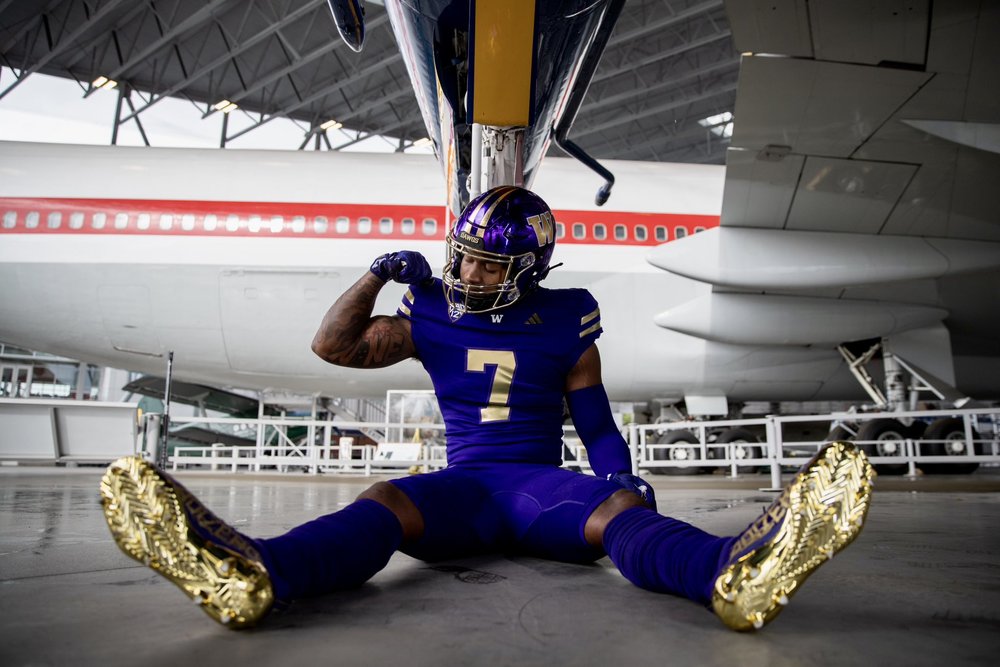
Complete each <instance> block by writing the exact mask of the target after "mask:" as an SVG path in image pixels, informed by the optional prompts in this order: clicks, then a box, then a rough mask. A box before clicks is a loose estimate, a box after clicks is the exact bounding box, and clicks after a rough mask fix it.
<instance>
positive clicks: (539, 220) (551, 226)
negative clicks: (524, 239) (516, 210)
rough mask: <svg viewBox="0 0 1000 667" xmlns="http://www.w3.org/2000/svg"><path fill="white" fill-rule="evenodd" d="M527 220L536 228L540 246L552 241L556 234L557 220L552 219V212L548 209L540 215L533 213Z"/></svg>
mask: <svg viewBox="0 0 1000 667" xmlns="http://www.w3.org/2000/svg"><path fill="white" fill-rule="evenodd" d="M527 222H528V224H529V225H531V228H532V229H534V230H535V237H536V238H537V239H538V247H539V248H541V247H542V246H543V245H546V244H548V243H552V239H553V237H554V236H555V221H554V220H553V219H552V214H551V213H549V212H548V211H546V212H544V213H541V214H539V215H532V216H530V217H528V218H527Z"/></svg>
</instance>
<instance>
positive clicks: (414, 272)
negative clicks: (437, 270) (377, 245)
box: [371, 250, 434, 285]
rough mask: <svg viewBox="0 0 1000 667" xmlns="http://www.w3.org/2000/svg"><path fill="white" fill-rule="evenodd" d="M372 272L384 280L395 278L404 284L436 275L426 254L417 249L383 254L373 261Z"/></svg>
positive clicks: (419, 281)
mask: <svg viewBox="0 0 1000 667" xmlns="http://www.w3.org/2000/svg"><path fill="white" fill-rule="evenodd" d="M371 272H372V273H374V274H375V275H376V276H378V278H379V280H381V281H382V282H389V281H390V280H394V281H396V282H397V283H403V284H404V285H412V284H414V283H421V282H423V281H425V280H427V279H428V278H430V277H431V276H432V275H434V274H433V273H432V272H431V266H430V264H428V263H427V260H426V259H424V256H423V255H421V254H420V253H419V252H416V251H415V250H400V251H399V252H390V253H388V254H386V255H382V256H381V257H379V258H378V259H376V260H375V261H374V262H372V268H371Z"/></svg>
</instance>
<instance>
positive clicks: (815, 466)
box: [712, 442, 873, 631]
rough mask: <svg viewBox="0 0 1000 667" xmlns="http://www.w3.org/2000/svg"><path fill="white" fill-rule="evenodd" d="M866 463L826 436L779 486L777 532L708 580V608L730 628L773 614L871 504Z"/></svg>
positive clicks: (854, 530)
mask: <svg viewBox="0 0 1000 667" xmlns="http://www.w3.org/2000/svg"><path fill="white" fill-rule="evenodd" d="M872 475H873V471H872V467H871V465H870V464H869V462H868V459H867V457H866V456H865V455H864V453H863V452H861V451H860V450H858V449H855V447H854V446H853V445H851V444H850V443H844V442H834V443H831V444H830V445H827V446H826V447H825V448H824V449H822V450H820V452H819V453H817V455H816V456H815V457H814V458H813V460H812V461H810V463H809V464H807V466H806V467H805V468H804V469H803V470H802V471H800V472H799V473H798V474H797V475H796V477H795V479H794V480H792V482H791V483H790V484H789V486H788V488H787V489H786V494H787V496H788V508H787V511H786V512H785V514H784V516H783V517H782V519H781V522H782V523H781V525H780V527H779V528H778V531H777V533H776V534H775V535H774V537H773V538H772V539H771V540H769V541H768V542H767V543H765V544H764V545H762V546H761V547H758V548H757V549H755V550H753V551H750V552H749V553H746V554H744V555H743V556H741V557H740V558H739V559H738V560H737V561H736V562H734V563H732V564H731V565H729V566H728V567H727V568H725V569H724V570H723V571H722V572H721V573H720V574H719V576H718V577H717V578H716V580H715V585H714V588H713V593H712V609H713V611H715V613H716V615H717V616H718V617H719V618H720V619H721V620H722V622H723V623H725V624H726V625H727V626H729V627H730V628H732V629H733V630H739V631H746V630H759V629H760V628H762V627H763V626H764V625H766V624H767V623H769V622H770V621H771V620H773V619H774V617H775V616H777V615H778V614H779V613H780V612H781V610H782V609H784V608H785V606H786V605H787V604H788V601H789V598H791V597H792V595H794V593H795V592H796V591H797V590H798V589H799V588H800V587H801V585H802V583H803V582H804V581H805V580H806V579H807V578H808V577H809V575H811V574H812V573H813V572H814V571H815V570H816V568H818V567H819V566H820V565H822V564H823V563H825V562H826V561H828V560H830V559H832V558H833V556H834V554H835V553H836V552H838V551H840V550H841V549H843V548H844V547H846V546H847V545H849V544H850V543H851V542H853V541H854V539H855V538H856V537H857V536H858V534H859V533H860V532H861V528H862V526H863V525H864V519H865V516H866V515H867V513H868V508H869V506H870V504H871V489H872V486H871V480H872Z"/></svg>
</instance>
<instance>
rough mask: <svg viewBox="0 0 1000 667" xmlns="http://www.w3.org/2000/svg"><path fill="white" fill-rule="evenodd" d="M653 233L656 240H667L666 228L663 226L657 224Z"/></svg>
mask: <svg viewBox="0 0 1000 667" xmlns="http://www.w3.org/2000/svg"><path fill="white" fill-rule="evenodd" d="M653 233H654V234H655V235H656V240H657V241H666V240H667V228H666V227H664V226H663V225H657V226H656V227H655V228H654V230H653Z"/></svg>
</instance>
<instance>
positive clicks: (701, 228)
mask: <svg viewBox="0 0 1000 667" xmlns="http://www.w3.org/2000/svg"><path fill="white" fill-rule="evenodd" d="M703 231H705V228H704V227H695V228H694V233H695V234H697V233H698V232H703Z"/></svg>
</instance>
